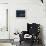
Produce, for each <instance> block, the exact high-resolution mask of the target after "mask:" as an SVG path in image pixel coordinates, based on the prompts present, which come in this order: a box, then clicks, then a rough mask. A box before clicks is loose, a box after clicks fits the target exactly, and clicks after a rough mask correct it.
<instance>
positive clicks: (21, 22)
mask: <svg viewBox="0 0 46 46" xmlns="http://www.w3.org/2000/svg"><path fill="white" fill-rule="evenodd" d="M21 9H22V10H23V9H24V10H25V11H26V17H24V18H17V17H16V10H21ZM9 15H10V16H9V31H10V32H11V33H10V34H11V35H10V36H11V38H13V33H14V32H15V31H16V30H18V31H19V32H20V31H22V30H27V23H33V22H34V23H40V24H41V25H42V28H43V36H44V41H45V42H46V36H45V34H46V16H45V5H43V4H42V3H41V1H40V0H9ZM45 44H46V43H45Z"/></svg>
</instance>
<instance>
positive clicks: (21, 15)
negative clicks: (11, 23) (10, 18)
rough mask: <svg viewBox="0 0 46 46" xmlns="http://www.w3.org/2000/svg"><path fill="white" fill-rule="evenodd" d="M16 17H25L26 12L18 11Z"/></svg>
mask: <svg viewBox="0 0 46 46" xmlns="http://www.w3.org/2000/svg"><path fill="white" fill-rule="evenodd" d="M16 17H25V10H16Z"/></svg>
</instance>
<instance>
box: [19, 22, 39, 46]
mask: <svg viewBox="0 0 46 46" xmlns="http://www.w3.org/2000/svg"><path fill="white" fill-rule="evenodd" d="M39 33H40V24H36V23H32V24H29V23H27V31H22V34H20V35H19V36H20V44H21V42H22V41H25V38H24V35H25V34H29V35H31V36H32V37H31V38H30V39H29V41H31V44H32V45H33V43H34V42H38V43H39ZM27 39H28V38H27ZM27 39H26V40H27Z"/></svg>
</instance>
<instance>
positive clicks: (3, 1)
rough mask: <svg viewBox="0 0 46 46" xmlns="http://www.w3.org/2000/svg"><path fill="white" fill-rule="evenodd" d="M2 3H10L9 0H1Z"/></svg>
mask: <svg viewBox="0 0 46 46" xmlns="http://www.w3.org/2000/svg"><path fill="white" fill-rule="evenodd" d="M0 3H8V0H0Z"/></svg>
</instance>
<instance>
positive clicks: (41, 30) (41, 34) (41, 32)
mask: <svg viewBox="0 0 46 46" xmlns="http://www.w3.org/2000/svg"><path fill="white" fill-rule="evenodd" d="M40 39H41V40H42V45H43V46H45V45H44V37H43V26H42V25H40Z"/></svg>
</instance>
